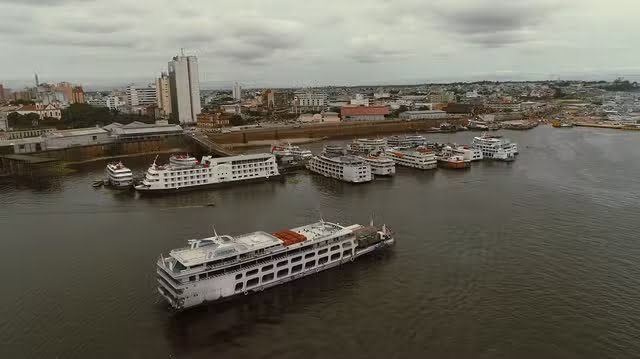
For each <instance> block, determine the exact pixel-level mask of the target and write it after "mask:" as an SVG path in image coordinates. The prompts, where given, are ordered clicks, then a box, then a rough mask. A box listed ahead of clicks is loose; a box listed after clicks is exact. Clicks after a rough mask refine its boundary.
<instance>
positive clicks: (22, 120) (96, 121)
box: [7, 104, 155, 130]
mask: <svg viewBox="0 0 640 359" xmlns="http://www.w3.org/2000/svg"><path fill="white" fill-rule="evenodd" d="M7 120H8V122H9V127H10V128H14V129H26V128H37V127H47V128H51V127H55V128H57V129H59V130H64V129H69V128H82V127H96V126H106V125H108V124H110V123H113V122H119V123H122V124H124V125H126V124H128V123H131V122H134V121H138V122H144V123H154V121H155V120H154V119H153V118H151V117H149V116H140V115H133V114H126V113H121V112H119V111H115V110H110V109H108V108H106V107H96V106H91V105H87V104H72V105H70V106H69V107H67V108H66V109H63V110H62V118H61V119H60V120H58V119H55V118H44V119H40V116H38V114H36V113H28V114H24V115H21V114H19V113H17V112H12V113H10V114H9V115H8V116H7Z"/></svg>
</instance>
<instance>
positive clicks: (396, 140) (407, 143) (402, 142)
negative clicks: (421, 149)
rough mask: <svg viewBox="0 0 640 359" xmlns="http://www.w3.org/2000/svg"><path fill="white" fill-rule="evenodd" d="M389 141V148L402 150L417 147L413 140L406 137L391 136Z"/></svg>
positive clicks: (388, 138)
mask: <svg viewBox="0 0 640 359" xmlns="http://www.w3.org/2000/svg"><path fill="white" fill-rule="evenodd" d="M386 140H387V145H388V146H389V147H400V148H405V147H412V146H415V144H414V143H415V141H414V140H413V139H411V138H407V137H406V136H396V135H394V136H389V137H387V138H386Z"/></svg>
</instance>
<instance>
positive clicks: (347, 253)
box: [342, 250, 351, 257]
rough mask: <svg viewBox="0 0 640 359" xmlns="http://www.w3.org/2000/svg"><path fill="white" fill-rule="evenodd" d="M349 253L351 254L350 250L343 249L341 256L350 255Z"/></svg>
mask: <svg viewBox="0 0 640 359" xmlns="http://www.w3.org/2000/svg"><path fill="white" fill-rule="evenodd" d="M350 255H351V250H348V251H344V252H342V256H343V257H348V256H350Z"/></svg>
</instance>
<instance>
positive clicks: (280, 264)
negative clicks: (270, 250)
mask: <svg viewBox="0 0 640 359" xmlns="http://www.w3.org/2000/svg"><path fill="white" fill-rule="evenodd" d="M287 264H289V261H280V262H278V264H277V265H276V266H277V267H282V266H286V265H287Z"/></svg>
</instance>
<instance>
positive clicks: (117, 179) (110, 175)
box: [104, 161, 133, 189]
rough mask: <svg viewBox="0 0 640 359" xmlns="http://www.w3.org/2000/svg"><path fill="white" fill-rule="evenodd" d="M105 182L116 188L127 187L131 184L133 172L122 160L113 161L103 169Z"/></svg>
mask: <svg viewBox="0 0 640 359" xmlns="http://www.w3.org/2000/svg"><path fill="white" fill-rule="evenodd" d="M105 175H106V180H105V182H104V183H105V184H107V185H108V186H111V187H113V188H116V189H128V188H131V186H132V185H133V172H131V170H130V169H129V168H127V167H125V165H123V164H122V162H120V161H118V162H113V163H109V164H108V165H107V168H106V169H105Z"/></svg>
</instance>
